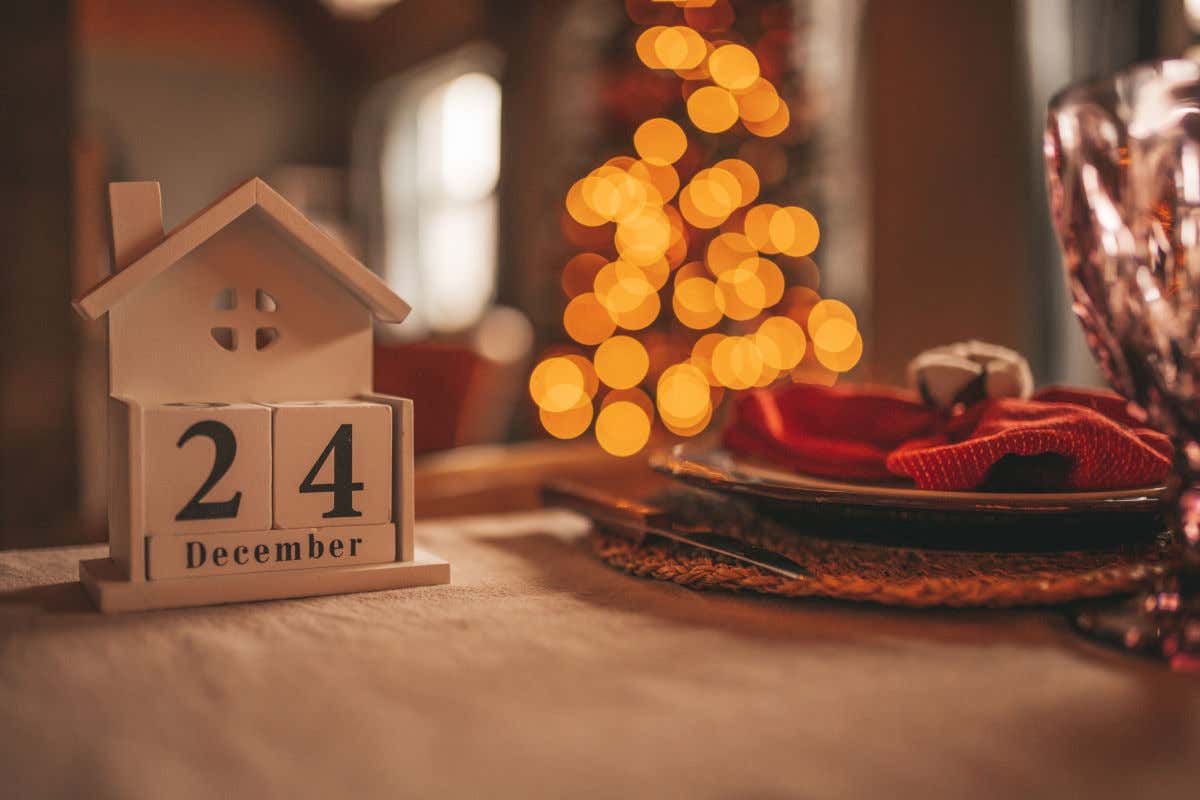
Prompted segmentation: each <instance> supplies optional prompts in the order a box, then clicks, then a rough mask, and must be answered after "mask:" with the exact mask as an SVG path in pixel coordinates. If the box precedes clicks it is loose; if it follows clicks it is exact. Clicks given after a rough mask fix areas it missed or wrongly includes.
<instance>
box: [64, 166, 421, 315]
mask: <svg viewBox="0 0 1200 800" xmlns="http://www.w3.org/2000/svg"><path fill="white" fill-rule="evenodd" d="M253 208H259V209H261V210H262V211H263V212H265V213H266V215H267V216H268V217H269V218H270V219H271V220H273V221H274V222H275V223H276V224H277V225H279V227H280V228H282V229H283V230H284V231H285V232H287V233H288V234H289V235H291V236H292V237H293V238H294V239H295V240H296V241H297V242H298V243H300V244H302V245H303V246H304V247H305V248H306V249H307V250H308V251H309V252H311V253H312V254H313V256H315V257H316V259H317V260H318V261H319V262H320V263H321V265H322V266H324V267H325V269H326V270H327V271H328V272H329V274H330V275H331V276H332V277H333V278H335V279H336V280H337V281H338V282H339V283H341V284H342V286H344V287H345V288H346V289H347V290H348V291H349V292H350V293H351V294H352V295H354V296H355V298H357V299H358V301H359V302H360V303H362V304H363V305H364V306H366V307H367V308H369V309H370V310H371V313H373V314H374V315H375V316H376V317H377V318H378V319H380V320H382V321H384V322H402V321H403V320H404V318H405V317H407V316H408V312H409V311H410V310H411V309H410V308H409V305H408V303H406V302H404V301H403V300H402V299H400V297H399V296H398V295H397V294H396V293H395V292H393V291H392V290H391V289H389V288H388V287H387V284H385V283H384V282H383V280H381V279H380V278H379V276H378V275H376V274H375V273H374V272H371V270H369V269H367V268H366V267H365V266H363V264H362V262H360V261H359V260H358V259H356V258H354V257H353V256H352V255H350V254H349V253H347V252H346V251H345V250H344V249H342V247H341V245H339V244H338V243H337V242H335V241H334V240H333V239H331V238H330V237H329V236H328V235H326V234H325V233H324V232H323V231H321V229H320V228H318V227H317V226H316V225H314V224H313V223H312V222H310V221H309V220H308V219H307V218H306V217H305V216H304V215H303V214H301V213H300V212H299V211H298V210H297V209H296V208H295V207H294V206H293V205H292V204H290V203H289V202H288V201H286V200H284V199H283V197H282V196H281V195H280V194H279V193H278V192H276V191H275V190H274V189H272V188H271V187H270V186H268V185H267V184H266V183H264V182H263V181H262V180H261V179H259V178H251V179H250V180H248V181H246V182H245V183H243V184H242V185H241V186H239V187H237V188H236V189H234V190H233V191H231V192H230V193H229V194H227V195H225V196H224V197H222V198H221V199H220V200H218V201H217V202H215V203H213V204H212V205H211V206H209V207H208V208H206V209H204V210H203V211H201V212H200V213H199V214H197V215H196V216H194V217H192V218H191V219H190V220H188V221H187V222H184V223H183V224H181V225H179V226H178V227H176V228H175V229H174V230H172V231H171V233H170V234H168V235H167V237H166V238H165V239H163V241H162V243H161V244H159V245H158V246H157V247H155V248H154V249H153V250H151V251H150V252H148V253H146V254H145V255H144V256H142V257H141V258H139V259H138V260H136V261H134V262H133V263H132V264H130V265H129V266H127V267H126V268H125V269H123V270H121V271H120V272H117V273H114V274H113V275H110V276H109V277H107V278H105V279H104V280H103V281H101V282H100V283H98V284H97V285H96V286H94V287H92V288H91V289H89V290H88V291H87V292H84V294H83V295H81V296H80V297H78V298H77V299H76V300H75V301H74V303H73V305H74V306H75V310H76V311H78V312H79V314H80V315H81V316H83V317H85V318H87V319H99V318H100V317H102V316H104V314H106V313H108V311H109V310H110V309H111V308H112V307H113V306H114V305H116V304H117V303H118V302H120V301H121V299H122V298H124V297H125V296H126V295H128V294H129V293H130V292H132V291H133V290H134V289H136V288H137V287H139V286H141V285H142V284H143V283H145V282H146V281H148V280H151V279H152V278H154V277H155V276H157V275H159V274H161V273H163V272H165V271H167V270H168V269H170V268H171V267H172V266H173V265H174V264H175V263H176V262H177V261H179V260H180V259H181V258H183V257H184V256H186V255H187V254H188V253H190V252H192V251H193V250H195V249H196V248H197V247H199V246H200V245H202V244H204V243H205V242H206V241H208V240H209V239H210V238H212V237H213V236H214V235H216V233H217V232H218V231H220V230H222V229H223V228H225V227H226V226H228V225H229V224H230V223H232V222H233V221H234V220H236V219H238V218H239V217H241V216H242V215H243V214H245V213H247V212H248V211H250V210H251V209H253Z"/></svg>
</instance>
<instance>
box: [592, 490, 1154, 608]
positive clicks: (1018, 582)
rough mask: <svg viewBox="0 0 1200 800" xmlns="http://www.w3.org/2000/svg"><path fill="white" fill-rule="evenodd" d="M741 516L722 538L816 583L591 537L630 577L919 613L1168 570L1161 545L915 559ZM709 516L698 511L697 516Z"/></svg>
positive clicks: (680, 548)
mask: <svg viewBox="0 0 1200 800" xmlns="http://www.w3.org/2000/svg"><path fill="white" fill-rule="evenodd" d="M656 500H658V501H660V502H661V501H662V498H661V497H660V498H656ZM676 500H677V499H676ZM722 502H723V503H724V504H726V507H727V502H728V501H722ZM735 511H736V516H737V517H738V518H739V524H728V520H727V519H726V520H722V522H723V524H722V526H721V530H720V532H721V533H722V534H726V535H733V536H737V537H738V538H740V539H743V540H745V541H747V542H750V543H751V544H755V545H758V546H759V547H765V548H768V549H770V550H774V551H776V552H779V553H782V554H784V555H786V556H787V557H788V558H790V559H792V560H793V561H795V562H796V563H798V564H800V565H801V566H803V567H805V568H806V569H807V570H808V571H809V572H810V573H811V574H812V576H813V577H811V578H786V577H783V576H780V575H776V574H774V573H771V572H768V571H766V570H763V569H760V568H758V567H755V566H752V565H746V564H742V563H739V562H737V561H734V560H732V559H728V558H725V557H723V556H720V555H716V554H712V553H710V552H708V551H704V550H699V549H696V548H692V547H688V546H686V545H682V544H676V543H673V542H670V541H667V540H663V539H656V538H647V539H646V540H645V542H644V543H643V544H640V545H639V544H635V543H633V542H632V541H630V540H628V539H626V538H623V537H622V536H620V535H618V534H614V533H609V532H606V531H604V530H603V529H597V530H596V531H594V532H593V534H592V539H591V542H592V547H593V550H594V552H595V553H596V555H597V556H599V557H600V559H602V560H603V561H604V562H605V563H607V564H609V565H611V566H613V567H616V568H617V569H621V570H623V571H625V572H627V573H629V574H631V575H636V576H639V577H644V578H653V579H655V580H662V581H670V582H672V583H675V584H679V585H680V586H686V587H688V588H691V589H700V590H713V589H716V590H723V591H734V592H745V591H749V592H758V593H761V594H769V595H778V596H782V597H809V596H819V597H832V598H838V599H842V600H857V601H869V602H875V603H884V604H888V605H898V606H913V607H929V606H951V607H972V606H974V607H981V606H987V607H1011V606H1027V605H1052V604H1059V603H1065V602H1069V601H1073V600H1081V599H1085V598H1094V597H1103V596H1106V595H1112V594H1122V593H1127V592H1133V591H1135V590H1137V589H1139V588H1141V587H1142V586H1144V585H1145V584H1146V583H1147V582H1148V581H1149V580H1151V579H1152V578H1153V577H1154V576H1156V575H1159V574H1161V573H1162V572H1163V570H1164V566H1165V564H1166V560H1167V550H1166V543H1165V541H1164V540H1163V539H1162V538H1158V539H1152V540H1149V541H1143V542H1141V543H1135V544H1125V545H1119V546H1109V547H1105V548H1102V549H1096V550H1069V551H1062V552H1036V553H1023V552H975V551H963V550H934V549H918V548H909V547H900V546H890V545H886V544H878V543H868V542H856V541H848V540H840V539H829V538H816V537H810V536H804V535H802V534H801V533H798V532H796V531H794V530H792V529H790V528H785V527H783V526H781V525H779V524H777V523H774V522H772V521H770V520H768V519H764V518H762V517H759V516H757V515H752V514H750V513H749V512H748V511H747V510H746V509H745V508H744V507H735ZM708 513H709V512H708V509H703V508H702V509H699V510H697V509H695V508H694V507H693V508H692V513H691V516H692V518H693V519H694V518H696V517H697V516H698V515H707V514H708ZM747 520H753V521H752V522H747Z"/></svg>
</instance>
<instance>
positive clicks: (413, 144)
mask: <svg viewBox="0 0 1200 800" xmlns="http://www.w3.org/2000/svg"><path fill="white" fill-rule="evenodd" d="M495 62H496V59H495V57H494V55H493V54H492V52H491V51H490V50H485V49H476V48H472V49H470V50H467V51H462V52H459V53H455V54H452V55H450V56H446V57H444V58H442V59H440V60H438V61H437V62H435V63H432V64H429V65H427V66H425V67H423V68H422V69H420V70H417V71H414V73H412V74H411V75H402V76H399V77H398V78H396V79H394V80H393V81H389V82H388V83H386V84H384V85H383V86H381V87H380V88H379V89H378V90H377V91H376V93H375V97H373V98H372V100H371V101H369V104H368V108H367V111H366V112H364V113H365V114H368V115H372V116H373V117H374V119H375V124H374V126H371V125H368V130H371V129H372V127H373V129H374V131H375V133H376V136H377V144H376V145H375V147H374V148H368V149H369V150H372V151H373V152H371V155H372V156H374V158H371V159H370V160H372V161H374V163H375V164H376V165H377V174H378V186H377V189H378V191H377V194H375V195H374V196H375V197H376V198H377V203H376V205H377V208H376V209H373V210H369V211H373V213H371V216H373V217H374V218H375V222H376V226H373V227H377V230H376V231H375V232H374V235H373V236H371V238H372V240H373V241H372V243H371V245H370V246H369V254H370V257H371V260H372V262H373V266H374V267H375V269H377V270H379V272H380V273H381V274H382V275H383V277H384V279H385V280H386V281H387V282H388V284H389V285H390V286H391V287H392V288H393V289H395V290H396V291H397V292H398V293H399V294H400V295H401V296H403V297H404V298H405V299H406V300H408V302H409V303H410V304H411V305H412V306H413V314H412V316H411V317H410V318H409V319H410V321H409V322H407V323H406V324H405V326H404V328H403V329H402V332H403V333H404V334H405V335H407V336H415V335H420V334H425V333H430V332H432V333H449V332H454V331H460V330H463V329H465V328H469V327H471V326H472V325H474V324H475V323H477V322H478V321H479V320H480V319H481V318H482V316H483V314H484V312H485V311H486V310H487V307H488V305H489V304H490V302H491V299H492V295H493V293H494V291H495V286H496V262H497V253H496V215H497V200H496V184H497V180H498V178H499V175H500V108H501V92H500V83H499V81H498V80H497V78H496V69H495ZM368 122H370V120H368ZM368 172H369V170H368Z"/></svg>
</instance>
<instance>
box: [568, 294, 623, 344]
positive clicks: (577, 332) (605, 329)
mask: <svg viewBox="0 0 1200 800" xmlns="http://www.w3.org/2000/svg"><path fill="white" fill-rule="evenodd" d="M563 327H564V328H566V331H567V335H568V336H570V337H571V338H572V339H574V340H575V341H577V342H579V343H580V344H586V345H593V344H600V343H601V342H603V341H604V340H605V339H607V338H608V337H609V336H612V334H613V331H615V330H616V329H617V323H616V322H615V321H614V320H613V318H612V316H611V315H610V314H609V313H608V310H607V309H605V308H604V306H603V305H601V304H600V300H599V299H598V298H597V297H596V295H595V293H594V292H584V293H583V294H579V295H576V296H575V297H573V298H571V302H569V303H567V308H566V310H565V311H564V312H563Z"/></svg>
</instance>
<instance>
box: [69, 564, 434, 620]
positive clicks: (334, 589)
mask: <svg viewBox="0 0 1200 800" xmlns="http://www.w3.org/2000/svg"><path fill="white" fill-rule="evenodd" d="M79 580H80V582H81V583H83V587H84V589H85V590H86V591H87V594H88V597H89V598H90V599H91V601H92V604H93V605H94V606H96V608H97V609H99V610H100V611H102V612H104V613H105V614H113V613H118V612H122V611H148V610H151V609H158V608H184V607H188V606H210V605H218V604H221V603H243V602H249V601H254V600H278V599H281V598H285V597H312V596H315V595H325V594H349V593H351V592H377V591H382V590H384V589H406V588H408V587H410V586H435V585H439V584H446V583H449V582H450V564H449V562H447V561H443V560H442V559H440V558H438V557H437V556H435V555H432V554H431V553H428V552H426V551H423V550H421V549H420V548H417V551H416V556H415V557H414V558H413V560H412V561H389V562H387V563H384V564H362V565H358V566H350V567H322V568H319V569H298V570H290V571H285V572H255V573H248V574H244V575H218V576H213V577H207V578H176V579H171V580H154V581H138V582H136V583H135V582H133V581H129V580H126V579H125V578H124V576H123V574H122V573H121V570H120V569H119V568H118V567H117V565H116V564H115V563H114V562H113V561H112V560H111V559H108V558H96V559H91V560H88V561H80V562H79Z"/></svg>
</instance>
